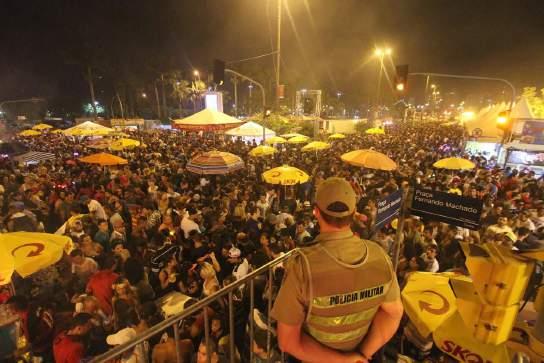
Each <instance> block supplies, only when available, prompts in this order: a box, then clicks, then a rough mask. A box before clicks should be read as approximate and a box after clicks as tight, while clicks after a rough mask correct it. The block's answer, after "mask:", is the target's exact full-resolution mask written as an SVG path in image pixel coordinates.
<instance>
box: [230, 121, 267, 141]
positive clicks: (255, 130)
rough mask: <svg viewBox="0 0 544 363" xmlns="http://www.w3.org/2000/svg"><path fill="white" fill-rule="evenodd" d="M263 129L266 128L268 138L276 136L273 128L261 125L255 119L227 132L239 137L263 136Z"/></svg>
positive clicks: (265, 133)
mask: <svg viewBox="0 0 544 363" xmlns="http://www.w3.org/2000/svg"><path fill="white" fill-rule="evenodd" d="M263 129H264V135H265V136H266V137H267V138H269V137H272V136H276V132H274V131H273V130H270V129H268V128H266V127H264V126H261V125H259V124H258V123H256V122H253V121H249V122H246V123H245V124H243V125H241V126H238V127H237V128H234V129H232V130H229V131H227V132H225V134H226V135H230V136H238V137H262V136H263Z"/></svg>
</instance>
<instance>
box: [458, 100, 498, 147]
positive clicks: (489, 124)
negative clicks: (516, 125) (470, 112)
mask: <svg viewBox="0 0 544 363" xmlns="http://www.w3.org/2000/svg"><path fill="white" fill-rule="evenodd" d="M506 110H508V105H507V104H506V103H500V104H496V105H491V106H487V107H484V108H482V109H481V110H480V112H478V114H477V115H476V117H474V119H473V120H468V121H466V122H465V123H464V126H465V128H466V129H467V131H468V134H469V135H471V136H476V135H478V140H479V141H500V140H501V138H502V130H500V129H498V128H497V123H496V122H497V117H498V116H499V113H501V112H503V111H506Z"/></svg>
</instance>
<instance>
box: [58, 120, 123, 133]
mask: <svg viewBox="0 0 544 363" xmlns="http://www.w3.org/2000/svg"><path fill="white" fill-rule="evenodd" d="M112 131H113V129H112V128H109V127H106V126H102V125H100V124H97V123H94V122H92V121H85V122H83V123H80V124H79V125H76V126H74V127H70V128H69V129H66V130H64V131H63V132H64V135H68V136H72V135H75V136H80V135H82V136H86V135H91V134H92V133H93V132H104V133H108V132H112Z"/></svg>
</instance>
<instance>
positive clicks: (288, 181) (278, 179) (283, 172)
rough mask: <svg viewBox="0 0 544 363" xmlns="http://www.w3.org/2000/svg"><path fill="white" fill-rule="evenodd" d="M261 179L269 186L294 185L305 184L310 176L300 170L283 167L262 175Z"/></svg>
mask: <svg viewBox="0 0 544 363" xmlns="http://www.w3.org/2000/svg"><path fill="white" fill-rule="evenodd" d="M263 179H264V181H265V182H267V183H269V184H280V185H295V184H298V183H305V182H307V181H308V180H309V179H310V176H309V175H308V174H306V173H305V172H303V171H302V170H300V169H297V168H295V167H292V166H289V165H283V166H280V167H277V168H274V169H270V170H267V171H265V172H264V173H263Z"/></svg>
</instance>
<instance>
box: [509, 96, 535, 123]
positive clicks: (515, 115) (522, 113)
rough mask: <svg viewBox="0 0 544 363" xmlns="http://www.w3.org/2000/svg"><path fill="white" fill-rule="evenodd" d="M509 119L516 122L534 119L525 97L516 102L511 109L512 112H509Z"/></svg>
mask: <svg viewBox="0 0 544 363" xmlns="http://www.w3.org/2000/svg"><path fill="white" fill-rule="evenodd" d="M510 117H511V118H512V119H517V120H532V119H534V118H535V117H534V115H533V112H532V111H531V107H530V106H529V102H527V99H526V98H525V97H521V98H520V100H519V101H518V102H516V105H515V106H514V107H513V108H512V112H510Z"/></svg>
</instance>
